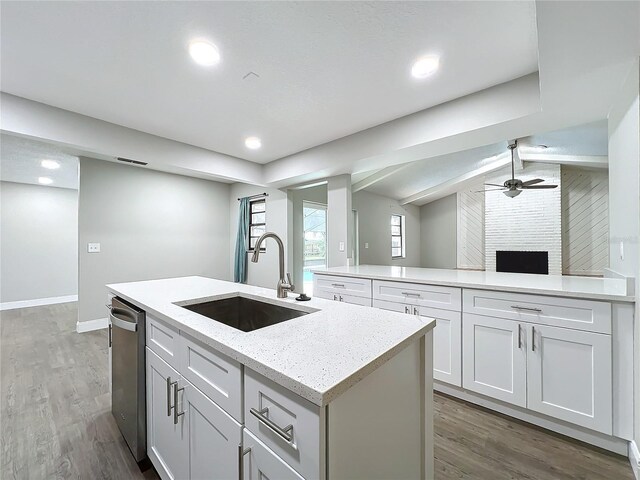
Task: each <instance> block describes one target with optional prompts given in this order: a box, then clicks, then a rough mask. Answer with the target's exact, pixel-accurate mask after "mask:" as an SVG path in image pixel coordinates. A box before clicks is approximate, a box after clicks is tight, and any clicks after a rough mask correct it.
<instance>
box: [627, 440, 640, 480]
mask: <svg viewBox="0 0 640 480" xmlns="http://www.w3.org/2000/svg"><path fill="white" fill-rule="evenodd" d="M629 463H631V468H632V470H633V474H634V475H635V477H636V480H640V451H638V445H637V444H636V442H629Z"/></svg>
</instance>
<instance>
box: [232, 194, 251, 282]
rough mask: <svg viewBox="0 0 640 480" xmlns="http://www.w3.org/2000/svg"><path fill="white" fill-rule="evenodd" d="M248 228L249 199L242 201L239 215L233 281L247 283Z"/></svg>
mask: <svg viewBox="0 0 640 480" xmlns="http://www.w3.org/2000/svg"><path fill="white" fill-rule="evenodd" d="M247 228H249V199H248V198H246V197H245V198H241V199H240V214H239V215H238V235H237V237H236V257H235V264H234V267H233V281H234V282H236V283H247V250H248V248H247V237H248V235H247Z"/></svg>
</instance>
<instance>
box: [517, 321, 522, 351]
mask: <svg viewBox="0 0 640 480" xmlns="http://www.w3.org/2000/svg"><path fill="white" fill-rule="evenodd" d="M518 348H522V327H521V326H520V324H518Z"/></svg>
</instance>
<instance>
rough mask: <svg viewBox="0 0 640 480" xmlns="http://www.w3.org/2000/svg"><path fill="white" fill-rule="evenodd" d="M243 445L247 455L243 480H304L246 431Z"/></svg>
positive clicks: (243, 461)
mask: <svg viewBox="0 0 640 480" xmlns="http://www.w3.org/2000/svg"><path fill="white" fill-rule="evenodd" d="M242 443H243V447H244V449H245V450H244V451H245V452H246V453H245V456H244V457H243V458H242V467H243V468H242V478H241V480H262V479H269V478H273V479H278V480H304V479H303V478H302V477H301V476H300V475H298V473H297V472H296V471H295V470H294V469H292V468H291V467H290V466H289V465H287V464H286V463H285V462H284V461H283V460H282V459H281V458H279V457H278V456H277V455H276V454H275V453H273V452H272V451H271V450H269V448H267V446H266V445H265V444H264V443H262V442H261V441H260V440H258V439H257V438H256V437H254V436H253V435H251V433H250V432H248V431H247V430H246V429H245V430H243V432H242Z"/></svg>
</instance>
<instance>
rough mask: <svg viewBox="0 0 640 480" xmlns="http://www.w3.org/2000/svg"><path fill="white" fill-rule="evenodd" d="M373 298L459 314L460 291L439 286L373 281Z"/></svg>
mask: <svg viewBox="0 0 640 480" xmlns="http://www.w3.org/2000/svg"><path fill="white" fill-rule="evenodd" d="M373 298H375V299H376V300H385V301H387V302H398V303H410V304H412V305H419V306H422V307H431V308H438V309H444V310H455V311H458V312H459V311H460V308H461V302H462V300H461V298H462V290H461V289H460V288H456V287H443V286H439V285H423V284H420V283H404V282H390V281H385V280H374V281H373Z"/></svg>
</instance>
